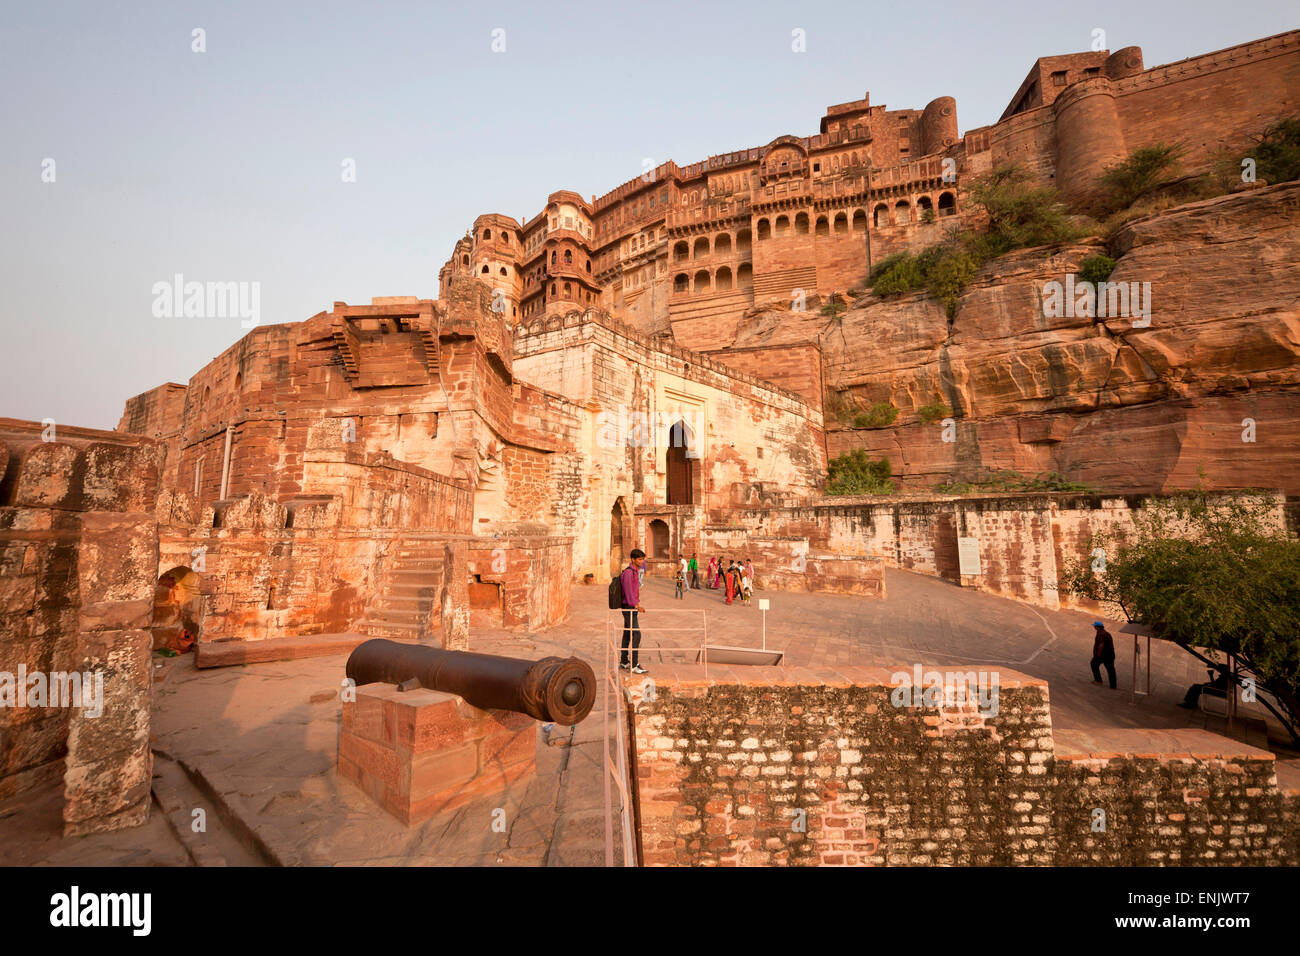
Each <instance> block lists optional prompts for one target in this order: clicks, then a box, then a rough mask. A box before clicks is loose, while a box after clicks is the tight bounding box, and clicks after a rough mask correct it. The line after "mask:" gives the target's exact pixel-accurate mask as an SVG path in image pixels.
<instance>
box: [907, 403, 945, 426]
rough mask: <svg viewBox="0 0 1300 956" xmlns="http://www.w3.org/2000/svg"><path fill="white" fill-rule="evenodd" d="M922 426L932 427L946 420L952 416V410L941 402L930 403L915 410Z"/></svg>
mask: <svg viewBox="0 0 1300 956" xmlns="http://www.w3.org/2000/svg"><path fill="white" fill-rule="evenodd" d="M916 414H917V415H918V416H919V417H920V419H921V423H922V424H924V425H932V424H934V423H935V422H937V421H940V420H942V419H945V418H948V417H949V416H951V415H952V409H951V408H949V407H948V406H947V405H945V404H944V403H943V402H931V403H930V404H929V405H922V406H921V407H920V408H918V409H917V410H916Z"/></svg>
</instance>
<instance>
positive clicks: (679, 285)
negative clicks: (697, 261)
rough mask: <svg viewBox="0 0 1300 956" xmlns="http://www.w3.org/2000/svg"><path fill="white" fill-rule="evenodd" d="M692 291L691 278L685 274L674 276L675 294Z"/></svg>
mask: <svg viewBox="0 0 1300 956" xmlns="http://www.w3.org/2000/svg"><path fill="white" fill-rule="evenodd" d="M690 289H691V277H690V276H688V275H687V274H686V273H685V272H679V273H677V275H675V276H673V291H674V292H689V291H690Z"/></svg>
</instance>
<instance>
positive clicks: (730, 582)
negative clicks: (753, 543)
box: [673, 554, 754, 604]
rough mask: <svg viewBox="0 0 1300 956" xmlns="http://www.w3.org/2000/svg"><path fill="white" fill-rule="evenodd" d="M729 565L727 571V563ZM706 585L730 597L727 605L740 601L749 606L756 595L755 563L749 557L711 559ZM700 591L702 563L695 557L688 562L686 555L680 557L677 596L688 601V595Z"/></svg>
mask: <svg viewBox="0 0 1300 956" xmlns="http://www.w3.org/2000/svg"><path fill="white" fill-rule="evenodd" d="M724 561H725V562H727V566H726V567H725V568H724V567H723V566H722V565H723V562H724ZM704 580H705V584H706V585H707V586H708V587H709V588H710V589H712V590H714V591H717V590H722V591H724V592H725V593H726V595H727V603H728V604H732V603H734V602H735V601H736V599H737V598H739V599H740V602H741V603H742V604H748V603H749V601H750V600H751V599H752V597H753V592H754V562H753V561H751V560H750V559H749V558H746V559H745V560H744V562H743V563H742V562H738V561H736V560H735V559H734V558H732V559H727V558H710V559H709V564H708V567H707V568H705V572H704ZM692 589H694V590H697V591H698V590H699V589H700V562H699V558H698V556H697V555H695V554H692V555H691V557H690V559H689V560H687V558H686V557H685V555H681V554H679V555H677V568H676V570H675V571H674V572H673V597H675V598H685V597H686V592H688V591H690V590H692Z"/></svg>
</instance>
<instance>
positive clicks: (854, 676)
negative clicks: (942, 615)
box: [625, 664, 1300, 866]
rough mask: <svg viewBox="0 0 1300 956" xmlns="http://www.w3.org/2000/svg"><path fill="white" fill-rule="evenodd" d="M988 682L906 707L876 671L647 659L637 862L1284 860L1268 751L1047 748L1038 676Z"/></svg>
mask: <svg viewBox="0 0 1300 956" xmlns="http://www.w3.org/2000/svg"><path fill="white" fill-rule="evenodd" d="M936 670H939V669H938V668H936ZM943 670H944V671H948V670H952V671H956V670H958V668H955V667H953V668H944V669H943ZM898 671H901V672H902V673H904V674H910V673H911V671H912V666H910V665H909V666H907V667H900V668H898ZM979 676H980V678H981V679H985V680H987V679H989V678H988V675H979ZM997 678H998V683H997V694H996V697H995V698H994V700H995V701H996V707H988V706H984V705H983V704H982V703H977V702H976V701H974V700H971V701H969V702H965V703H962V702H954V701H947V702H945V701H944V700H942V698H940V699H938V700H936V701H935V702H933V703H934V706H931V705H930V704H931V702H930V701H927V700H925V699H924V698H922V699H920V700H918V701H916V706H912V701H910V700H907V699H906V698H900V697H899V696H898V695H899V693H900V689H902V688H903V687H904V684H905V681H904V680H903V678H901V677H898V676H895V674H894V672H893V671H891V670H889V669H884V668H868V667H842V668H837V669H823V668H803V667H786V668H778V667H726V666H718V665H710V666H709V667H708V669H707V675H706V671H705V668H703V667H702V666H699V665H686V664H683V665H676V666H668V667H661V668H660V669H659V670H658V671H656V673H655V694H654V695H653V699H646V698H644V697H643V698H642V699H641V700H640V703H638V704H637V705H636V707H635V710H634V711H633V712H632V713H631V715H630V720H631V724H632V728H631V729H632V747H633V760H634V766H635V780H636V785H635V803H636V814H637V827H638V836H639V842H640V847H639V849H640V854H641V859H642V862H644V863H646V864H648V865H668V866H673V865H676V866H700V865H705V866H708V865H715V866H716V865H721V866H762V865H787V866H981V865H986V866H988V865H991V866H1011V865H1030V866H1033V865H1038V866H1048V865H1069V864H1075V863H1097V864H1105V865H1139V866H1140V865H1163V864H1167V863H1179V864H1184V865H1188V864H1197V863H1201V864H1208V863H1215V864H1253V865H1281V864H1290V863H1293V862H1295V861H1296V859H1297V839H1298V836H1300V834H1298V828H1297V817H1296V812H1295V810H1296V805H1297V795H1296V794H1290V793H1285V792H1282V791H1280V790H1279V789H1278V785H1277V779H1276V775H1275V773H1274V769H1273V761H1274V758H1273V755H1272V754H1270V753H1268V752H1266V751H1261V750H1256V749H1255V748H1251V747H1247V746H1245V745H1240V744H1236V743H1235V742H1233V741H1230V740H1224V739H1223V738H1215V737H1213V736H1212V735H1208V734H1204V733H1203V732H1196V731H1186V732H1185V731H1169V732H1165V733H1166V734H1167V735H1169V736H1170V739H1171V740H1172V741H1173V746H1175V747H1176V748H1178V751H1177V752H1175V753H1146V752H1140V751H1139V752H1133V751H1132V750H1128V751H1124V750H1121V751H1120V752H1117V753H1102V754H1096V753H1088V752H1081V753H1078V752H1075V750H1073V749H1070V750H1069V752H1068V753H1062V752H1061V751H1062V750H1063V749H1066V748H1062V747H1061V746H1059V745H1058V744H1057V742H1056V739H1055V737H1054V735H1053V731H1052V720H1051V710H1050V706H1049V702H1048V695H1047V684H1046V682H1045V681H1041V680H1037V679H1034V678H1030V677H1026V676H1024V675H1022V674H1018V673H1016V672H1014V671H1010V670H1006V669H1002V670H1001V671H1000V672H999V673H998V674H997ZM625 682H628V683H629V686H631V685H632V684H633V680H632V678H626V679H625ZM1133 733H1134V734H1135V735H1137V734H1141V733H1142V732H1140V731H1137V732H1133ZM1184 734H1186V735H1188V736H1187V737H1186V739H1184V738H1183V737H1182V736H1180V735H1184ZM1098 809H1100V810H1102V811H1104V812H1105V814H1106V816H1105V830H1104V832H1098V831H1096V830H1095V829H1094V826H1095V825H1096V824H1095V822H1094V821H1096V820H1097V819H1098V817H1097V815H1096V814H1095V812H1094V811H1096V810H1098Z"/></svg>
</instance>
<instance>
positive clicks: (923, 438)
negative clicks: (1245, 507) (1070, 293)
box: [715, 182, 1300, 494]
mask: <svg viewBox="0 0 1300 956" xmlns="http://www.w3.org/2000/svg"><path fill="white" fill-rule="evenodd" d="M1113 245H1114V248H1113V252H1114V253H1115V254H1116V255H1117V257H1118V259H1117V264H1116V267H1115V269H1114V272H1113V273H1112V275H1111V277H1110V278H1111V281H1112V282H1123V283H1134V282H1136V283H1150V286H1149V289H1150V304H1151V313H1150V323H1149V325H1148V326H1145V327H1144V326H1143V325H1142V323H1143V321H1144V320H1143V319H1142V318H1141V317H1137V318H1136V322H1137V324H1136V325H1135V318H1134V317H1122V316H1107V317H1104V318H1094V317H1091V316H1088V315H1065V316H1061V317H1056V318H1052V317H1048V316H1047V315H1046V314H1045V310H1044V307H1043V297H1044V287H1045V285H1046V284H1047V283H1049V282H1052V281H1057V282H1064V281H1065V277H1066V274H1067V273H1074V272H1076V271H1077V269H1078V267H1079V264H1080V262H1081V261H1082V260H1083V259H1085V258H1086V257H1088V256H1089V255H1093V254H1095V253H1097V252H1100V251H1103V250H1102V247H1101V243H1100V240H1092V241H1087V242H1081V243H1077V244H1068V245H1063V246H1059V247H1044V248H1038V249H1025V250H1019V251H1017V252H1014V253H1012V254H1010V255H1007V256H1004V257H1003V258H1001V259H998V260H996V261H994V262H992V263H990V264H988V265H987V266H986V267H985V268H984V269H983V270H982V271H981V272H980V273H979V275H978V276H977V277H976V280H975V281H974V282H973V283H972V284H971V285H970V286H969V287H968V288H967V289H966V291H965V292H964V293H963V295H962V296H961V300H960V303H959V306H958V309H957V312H956V315H955V317H954V318H953V320H952V321H951V322H950V321H949V320H948V318H947V317H946V316H945V314H944V310H943V307H942V306H941V305H940V304H939V303H938V302H937V301H935V300H934V299H933V298H931V297H929V296H928V295H926V294H924V293H912V294H909V295H905V296H902V297H899V298H893V299H888V300H882V299H880V298H878V297H876V296H874V295H867V296H865V297H864V298H861V299H859V300H857V301H856V302H855V303H854V304H853V305H852V307H851V308H850V310H849V311H848V312H847V313H845V314H844V315H843V316H842V317H841V318H840V319H829V318H827V317H825V316H823V315H821V314H820V313H814V312H805V313H792V312H772V311H770V310H769V311H766V312H764V313H761V314H759V315H756V316H752V317H750V318H749V319H747V320H744V321H742V322H741V324H740V327H739V328H738V329H737V334H736V337H735V341H734V345H733V348H735V349H753V348H755V347H761V346H776V345H791V344H796V343H800V344H802V343H808V342H816V343H818V344H819V345H820V347H821V350H822V355H823V361H824V376H825V387H826V389H827V393H828V395H831V394H833V393H835V392H839V393H841V395H842V396H843V397H844V398H845V399H847V400H848V402H849V403H850V404H851V405H854V406H859V407H863V408H865V407H867V406H870V405H871V404H874V403H878V402H889V403H892V404H894V405H896V406H897V407H898V408H899V411H900V414H899V416H898V418H897V420H896V421H895V422H894V424H893V425H892V426H891V427H888V428H881V429H870V430H867V429H855V428H852V427H849V426H847V424H841V425H840V426H839V427H836V426H835V425H834V424H833V421H832V412H833V409H828V414H827V428H828V432H827V445H828V447H827V451H828V455H829V456H830V457H832V458H833V457H835V456H836V455H838V454H842V453H843V452H844V451H847V450H849V449H852V448H859V447H860V448H865V449H867V450H868V451H869V452H870V453H871V454H873V455H878V454H884V455H887V456H888V457H889V458H890V460H891V462H892V463H893V466H894V471H895V473H896V474H897V475H899V476H900V477H901V479H902V482H903V485H904V487H905V488H906V487H909V486H913V487H919V486H928V485H932V484H934V483H936V482H939V481H942V480H944V479H947V478H949V477H957V478H959V479H967V478H971V477H975V476H976V475H978V474H979V473H980V471H981V470H982V469H988V468H1005V469H1013V470H1016V471H1020V472H1025V473H1036V472H1045V471H1056V472H1060V473H1062V474H1065V475H1067V476H1069V477H1071V478H1073V479H1075V480H1078V481H1083V482H1087V483H1089V484H1091V485H1094V486H1096V487H1099V488H1102V489H1104V490H1108V491H1123V492H1155V491H1168V490H1173V489H1176V488H1186V487H1191V486H1195V485H1196V484H1197V483H1198V482H1202V483H1203V484H1204V485H1205V487H1207V488H1231V487H1245V486H1255V487H1282V488H1283V489H1284V490H1286V491H1288V492H1289V493H1292V494H1295V493H1300V470H1297V469H1296V468H1295V463H1296V461H1297V460H1300V387H1298V386H1300V270H1297V269H1296V268H1295V265H1294V263H1295V262H1297V261H1300V183H1295V182H1291V183H1282V184H1279V185H1277V186H1271V187H1268V188H1265V189H1259V190H1253V191H1250V192H1245V193H1240V194H1237V195H1232V196H1225V197H1220V198H1216V199H1210V200H1205V201H1202V202H1197V203H1191V204H1188V205H1185V206H1181V207H1178V208H1175V209H1171V210H1168V211H1166V212H1162V213H1159V214H1155V215H1151V216H1147V217H1144V218H1141V219H1138V220H1135V221H1133V222H1131V223H1129V224H1128V225H1126V226H1125V227H1124V228H1123V229H1122V230H1121V232H1120V233H1119V234H1118V235H1117V236H1116V237H1115V240H1114V244H1113ZM1071 311H1073V310H1071ZM715 355H716V357H718V358H719V359H720V360H722V361H726V357H727V352H726V351H725V350H724V351H722V352H718V353H715ZM936 402H941V403H944V404H946V405H947V406H948V407H949V408H950V409H952V411H953V417H954V420H955V422H954V424H955V428H954V429H950V430H949V437H950V438H955V440H951V441H944V440H943V439H944V435H943V428H942V425H941V424H940V423H939V422H932V423H930V424H923V423H921V421H920V418H919V416H918V414H917V413H918V409H920V408H921V407H922V406H925V405H927V404H931V403H936ZM1252 439H1253V440H1252Z"/></svg>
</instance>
